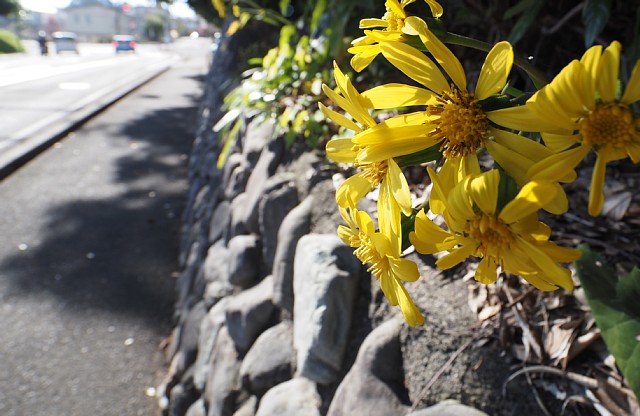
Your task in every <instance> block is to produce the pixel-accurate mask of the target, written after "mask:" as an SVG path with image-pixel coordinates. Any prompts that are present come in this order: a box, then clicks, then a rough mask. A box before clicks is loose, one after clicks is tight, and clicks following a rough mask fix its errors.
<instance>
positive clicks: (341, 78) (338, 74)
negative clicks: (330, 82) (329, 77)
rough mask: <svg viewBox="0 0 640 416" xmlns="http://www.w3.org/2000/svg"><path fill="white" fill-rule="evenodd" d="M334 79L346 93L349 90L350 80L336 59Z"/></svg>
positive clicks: (334, 62) (343, 92)
mask: <svg viewBox="0 0 640 416" xmlns="http://www.w3.org/2000/svg"><path fill="white" fill-rule="evenodd" d="M333 79H335V80H336V85H337V86H338V88H340V91H341V92H342V94H343V95H344V94H345V92H346V91H347V83H348V82H349V80H348V79H347V77H346V76H345V75H344V73H343V72H342V71H341V70H340V67H339V66H338V64H337V63H336V61H333Z"/></svg>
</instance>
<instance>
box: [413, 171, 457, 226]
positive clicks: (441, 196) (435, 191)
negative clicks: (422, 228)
mask: <svg viewBox="0 0 640 416" xmlns="http://www.w3.org/2000/svg"><path fill="white" fill-rule="evenodd" d="M427 173H428V174H429V177H430V179H431V183H432V186H431V193H430V195H429V209H430V210H431V212H433V213H434V214H442V213H443V212H444V210H445V209H446V208H447V196H448V194H449V192H448V191H449V190H450V189H453V187H452V186H451V187H449V186H447V187H443V185H442V184H441V182H440V179H441V178H445V177H446V172H443V171H440V175H436V172H435V171H434V170H433V169H432V168H431V167H430V166H429V167H428V168H427ZM445 179H446V178H445ZM418 215H419V214H418Z"/></svg>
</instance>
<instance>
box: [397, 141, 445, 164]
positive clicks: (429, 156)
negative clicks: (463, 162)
mask: <svg viewBox="0 0 640 416" xmlns="http://www.w3.org/2000/svg"><path fill="white" fill-rule="evenodd" d="M441 157H442V152H441V151H440V143H436V144H434V145H433V146H431V147H429V148H427V149H424V150H420V151H419V152H416V153H411V154H410V155H405V156H399V157H397V158H396V162H397V163H398V166H400V167H401V168H404V167H407V166H417V165H420V164H422V163H426V162H431V161H434V160H438V159H440V158H441Z"/></svg>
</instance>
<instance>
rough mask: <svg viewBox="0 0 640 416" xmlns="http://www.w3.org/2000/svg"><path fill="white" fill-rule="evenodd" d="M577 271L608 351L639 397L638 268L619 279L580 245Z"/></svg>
mask: <svg viewBox="0 0 640 416" xmlns="http://www.w3.org/2000/svg"><path fill="white" fill-rule="evenodd" d="M579 249H580V250H581V251H582V257H581V258H580V260H578V261H577V262H576V270H577V273H578V277H579V278H580V283H581V284H582V287H583V289H584V292H585V295H586V297H587V301H588V303H589V306H590V307H591V312H592V313H593V316H594V318H595V319H596V323H597V324H598V327H599V328H600V331H601V332H602V337H603V339H604V342H605V343H606V344H607V348H608V349H609V351H610V352H611V354H613V357H614V358H615V360H616V364H617V365H618V368H620V371H622V374H623V375H624V377H625V379H626V381H627V384H628V385H629V387H631V389H632V390H633V392H634V393H635V395H636V397H640V314H639V312H640V307H639V306H638V303H639V302H640V298H639V296H640V269H638V268H637V267H636V268H634V269H633V271H632V272H631V273H630V274H628V275H627V276H623V277H622V278H620V279H618V277H617V276H616V275H615V273H614V271H613V270H611V269H609V268H608V267H607V266H606V265H605V263H604V260H603V259H602V257H600V256H599V255H597V254H594V253H592V252H591V251H590V250H589V248H588V247H587V246H586V245H584V244H583V245H580V247H579Z"/></svg>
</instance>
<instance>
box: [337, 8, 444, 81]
mask: <svg viewBox="0 0 640 416" xmlns="http://www.w3.org/2000/svg"><path fill="white" fill-rule="evenodd" d="M414 1H415V0H400V1H398V0H387V1H385V3H384V4H385V7H386V9H387V12H386V13H385V14H384V16H382V18H380V19H362V20H360V29H374V28H381V29H376V30H365V31H364V33H365V35H364V36H362V37H360V38H357V39H355V40H354V41H353V42H351V44H352V45H353V46H352V47H351V48H349V53H352V54H354V56H353V58H351V66H352V67H353V69H354V70H355V71H357V72H360V71H362V70H363V69H365V68H366V67H367V66H369V64H370V63H371V62H372V61H373V60H374V59H375V57H376V56H378V54H379V53H380V43H384V42H389V41H399V42H403V41H404V36H403V29H404V20H405V19H406V18H407V14H406V12H405V10H404V8H405V7H406V6H407V5H409V4H411V3H413V2H414ZM425 1H426V3H427V4H428V5H429V8H430V9H431V14H433V16H434V17H440V16H442V13H443V9H442V6H440V4H439V3H438V2H437V1H435V0H425Z"/></svg>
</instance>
